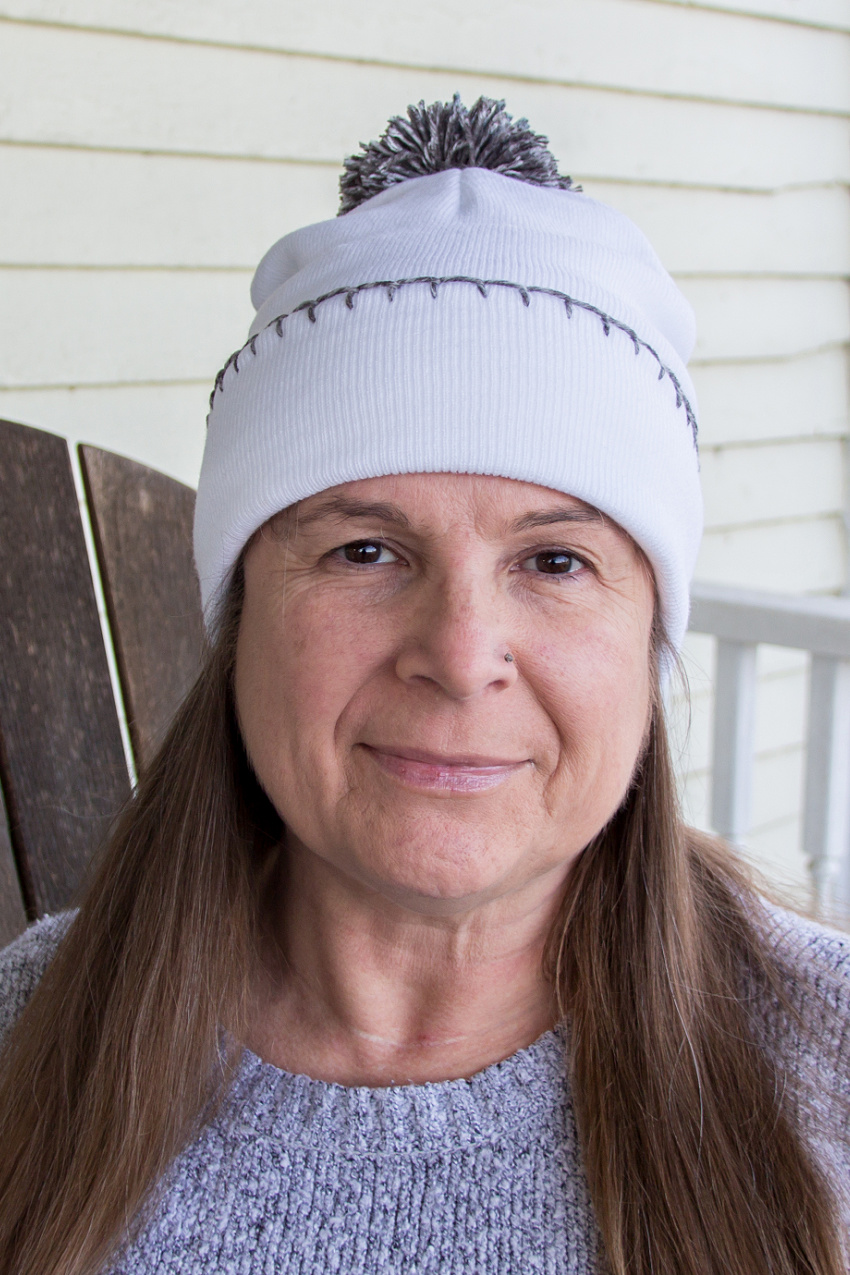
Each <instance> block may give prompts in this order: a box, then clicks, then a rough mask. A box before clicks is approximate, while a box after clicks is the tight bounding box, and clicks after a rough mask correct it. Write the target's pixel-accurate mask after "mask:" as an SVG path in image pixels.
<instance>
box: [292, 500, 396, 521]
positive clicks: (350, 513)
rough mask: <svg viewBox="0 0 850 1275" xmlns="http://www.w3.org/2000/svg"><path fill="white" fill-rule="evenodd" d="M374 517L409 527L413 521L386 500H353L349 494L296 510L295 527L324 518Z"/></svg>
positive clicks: (377, 519) (294, 516)
mask: <svg viewBox="0 0 850 1275" xmlns="http://www.w3.org/2000/svg"><path fill="white" fill-rule="evenodd" d="M328 517H335V518H373V519H375V520H376V521H378V522H382V523H390V524H393V525H395V526H397V527H406V528H409V527H410V525H411V523H410V519H409V518H408V516H407V514H406V513H405V512H404V510H402V509H400V508H399V506H398V505H393V504H391V503H389V502H385V501H363V500H352V499H350V498H349V497H348V496H329V497H328V499H327V500H322V501H320V502H319V503H318V504H317V505H314V506H313V507H312V509H310V510H309V511H308V512H307V513H301V512H300V511H298V510H297V509H296V510H295V511H294V515H293V519H292V525H293V528H298V527H306V526H308V525H309V524H310V523H312V522H318V521H320V519H322V518H328Z"/></svg>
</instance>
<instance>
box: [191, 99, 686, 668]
mask: <svg viewBox="0 0 850 1275" xmlns="http://www.w3.org/2000/svg"><path fill="white" fill-rule="evenodd" d="M482 103H483V106H482ZM484 108H487V110H488V111H489V114H487V113H486V112H485V113H484V115H483V116H482V111H484ZM438 109H439V111H440V112H443V115H442V116H439V114H438ZM475 112H478V115H477V116H476V115H475ZM409 116H410V120H411V125H412V126H413V130H417V134H418V135H417V137H416V138H415V139H414V140H415V141H416V142H418V143H420V144H421V143H422V135H423V134H424V137H425V142H426V143H427V145H426V146H425V147H423V148H422V149H425V150H429V153H430V154H431V155H433V153H434V151H435V149H439V147H440V146H442V153H441V156H440V167H442V171H436V172H429V171H428V167H427V162H425V163H424V164H423V160H422V156H421V155H420V154H418V153H417V154H416V156H415V160H416V163H412V162H411V157H410V154H407V155H405V154H404V148H405V146H407V147H408V149H409V150H410V149H411V142H410V136H409V135H410V133H411V131H412V130H411V125H409V124H408V123H407V121H402V120H395V121H391V124H390V129H389V130H388V132H387V134H386V135H385V137H384V138H383V139H382V141H381V142H380V143H373V144H372V146H371V148H367V149H366V154H365V157H364V160H363V168H360V169H358V162H359V161H358V160H356V159H355V160H349V161H348V163H347V168H348V175H347V177H346V178H344V179H343V191H344V194H345V192H346V183H347V185H348V193H349V205H350V204H351V203H353V202H355V200H356V199H357V186H358V183H359V186H360V192H361V194H360V199H361V202H359V204H358V206H355V207H353V208H352V210H351V211H346V212H344V215H341V216H338V217H337V218H335V219H334V220H332V221H326V222H320V223H319V224H318V225H314V226H306V227H305V228H304V229H302V230H297V231H295V232H294V233H293V234H290V235H287V236H286V237H285V238H283V239H281V240H280V241H279V242H278V243H276V244H275V245H274V247H272V248H271V249H270V251H269V252H268V253H267V254H266V256H265V257H264V258H263V260H262V261H261V262H260V265H259V267H258V268H257V272H256V274H255V276H254V282H253V286H252V289H251V297H252V300H253V302H254V305H255V307H256V310H257V316H256V319H255V320H254V323H253V325H252V327H251V331H250V336H249V340H248V342H247V344H246V345H245V346H243V348H242V349H241V350H240V351H239V352H238V353H237V354H236V355H233V356H232V357H231V358H230V359H229V360H228V362H227V364H226V365H225V367H224V368H223V369H222V371H221V372H220V373H219V375H218V377H217V379H216V384H215V389H214V390H213V394H212V398H211V405H210V413H209V417H208V434H207V442H206V448H205V451H204V459H203V466H202V469H201V477H200V483H199V486H198V497H197V504H196V513H195V556H196V562H197V567H198V575H199V578H200V584H201V593H202V598H203V604H204V611H205V614H206V616H207V622H208V623H213V622H214V616H215V611H216V607H217V605H218V603H219V601H220V599H221V596H222V594H223V592H224V590H225V589H226V586H227V583H228V581H229V578H230V575H231V572H232V570H233V567H234V565H235V563H236V561H237V559H238V558H239V555H240V553H241V551H242V549H243V548H244V546H245V544H246V543H247V541H248V540H249V538H250V537H251V535H252V534H253V533H254V532H255V531H256V530H257V528H258V527H260V526H262V524H263V523H264V522H266V521H267V519H269V518H270V517H271V516H272V515H273V514H275V513H277V512H279V511H280V510H281V509H284V508H286V507H287V506H288V505H291V504H293V503H294V502H296V501H298V500H302V499H304V498H305V497H307V496H311V495H314V494H315V493H316V492H319V491H323V490H324V489H326V488H328V487H333V486H335V485H337V484H338V483H345V482H350V481H353V480H355V479H360V478H373V477H378V476H381V475H384V474H403V473H443V472H448V473H469V474H493V475H500V476H502V477H506V478H516V479H520V480H523V481H525V482H531V483H538V484H540V485H541V486H544V487H549V488H553V489H555V490H557V491H562V492H565V493H568V494H569V495H571V496H575V497H577V498H578V499H580V500H583V501H585V502H586V503H587V504H589V505H592V506H594V507H595V508H597V509H599V510H601V511H602V512H603V513H605V514H607V515H608V516H610V517H611V518H613V519H614V520H615V521H616V522H617V523H619V525H620V526H621V527H623V528H624V529H625V530H626V531H627V532H628V533H629V535H631V536H632V537H633V539H634V540H635V541H636V542H637V544H638V545H639V546H640V547H641V548H642V549H643V551H644V552H645V554H646V555H647V557H648V559H649V561H650V563H651V565H652V567H653V570H654V573H655V579H656V585H657V589H658V595H659V599H660V604H661V612H662V620H663V623H664V628H665V632H666V635H667V637H668V638H669V640H670V642H671V643H672V644H673V645H674V646H675V647H678V646H680V644H681V641H682V637H683V635H684V631H685V628H686V625H687V616H688V584H689V581H690V576H691V572H692V570H693V566H694V561H695V558H696V553H697V549H698V546H699V540H700V535H701V530H702V500H701V494H700V485H699V465H698V457H697V449H696V419H695V398H694V392H693V387H692V385H691V382H690V378H689V376H688V373H687V371H686V369H685V364H686V362H687V359H688V357H689V355H690V353H691V349H692V347H693V342H694V319H693V314H692V311H691V309H690V306H689V305H688V303H687V301H686V300H685V299H684V297H683V296H682V294H681V293H680V292H679V290H678V289H677V288H676V286H675V284H674V283H673V281H672V279H671V278H670V276H669V275H668V274H667V272H666V271H665V270H664V268H663V267H662V265H661V263H660V262H659V260H658V258H657V257H656V255H655V253H654V252H653V250H652V248H651V246H650V244H649V243H648V241H647V240H646V238H645V237H644V235H643V234H642V233H641V232H640V231H639V230H638V229H637V227H636V226H634V225H633V224H632V223H631V222H630V221H629V220H628V219H627V218H626V217H624V216H623V215H622V214H620V213H618V212H615V211H614V210H613V209H611V208H608V207H606V206H605V205H604V204H600V203H597V202H596V201H594V200H592V199H589V198H588V197H587V196H586V195H584V194H581V193H579V191H577V190H576V189H574V188H572V186H571V183H570V181H569V178H561V177H558V176H557V170H556V169H555V167H554V161H553V160H552V158H551V156H550V155H549V153H548V152H545V157H546V161H547V164H548V168H547V170H546V171H545V172H544V175H543V178H542V179H541V177H540V176H539V175H538V176H531V177H529V176H527V175H524V174H523V173H522V172H521V171H517V170H518V169H519V170H521V168H522V164H517V163H516V152H517V146H516V142H517V137H519V141H520V143H521V144H524V145H525V146H526V151H527V152H528V151H529V150H533V147H531V145H530V143H529V140H528V139H531V142H533V143H535V144H537V146H538V149H537V152H536V155H535V158H536V159H537V160H539V158H540V154H539V144H540V143H543V144H545V138H539V137H536V136H535V135H534V134H531V133H529V131H528V129H527V125H526V122H525V121H524V120H521V121H517V122H516V123H513V122H512V121H511V118H510V116H508V115H506V114H505V112H504V109H503V104H502V103H491V102H487V100H486V99H482V102H479V103H476V105H475V106H474V107H473V108H472V109H471V111H469V112H467V111H466V110H465V108H463V107H462V106H461V105H460V103H459V102H458V100H457V99H456V100H455V102H454V103H452V104H449V105H448V106H443V105H442V104H435V105H434V107H431V108H427V110H426V108H424V106H420V108H418V110H417V108H411V110H410V112H409ZM458 117H459V118H460V123H461V126H463V127H465V133H464V137H465V138H466V140H467V141H468V138H469V121H470V119H472V122H473V124H474V123H475V121H476V120H478V121H480V120H481V119H482V118H483V119H484V123H485V125H486V127H487V129H488V130H489V140H490V141H491V142H492V140H493V135H494V132H496V133H497V132H498V129H501V130H502V133H503V134H505V133H506V134H507V136H509V138H510V139H511V141H512V142H513V143H514V146H513V151H512V152H511V153H510V158H511V159H512V160H513V163H512V165H510V166H509V171H512V172H515V173H516V175H513V176H508V175H505V172H504V166H503V165H502V164H499V163H496V164H495V165H494V164H493V163H492V160H493V151H494V150H495V151H496V152H498V150H499V148H498V146H496V147H494V146H492V145H491V146H490V152H491V153H490V154H489V155H485V158H486V159H487V160H488V166H486V167H478V166H475V160H476V155H475V154H473V155H472V162H471V163H470V157H469V154H468V153H467V154H466V155H465V157H464V158H465V160H466V165H465V166H460V167H446V159H445V150H446V146H445V131H446V130H445V120H446V118H448V119H449V122H450V123H451V119H452V118H455V119H457V118H458ZM435 119H437V120H438V121H439V120H442V122H443V131H442V134H440V133H439V130H435V128H434V120H435ZM464 119H465V121H466V122H465V125H464ZM494 121H496V124H497V125H498V128H497V127H496V124H494ZM394 129H395V132H393V130H394ZM405 130H406V132H405ZM523 130H524V132H523ZM399 135H401V138H402V141H401V143H399V140H398V139H399ZM485 140H486V139H485ZM496 140H497V141H498V140H499V139H498V137H497V138H496ZM429 148H430V149H429ZM454 149H455V151H457V150H458V147H457V145H455V148H454ZM484 149H485V150H486V147H485V148H484ZM480 150H481V147H479V151H480ZM504 150H505V148H504V147H503V148H502V151H503V152H504ZM376 153H378V156H379V159H380V160H381V162H380V163H379V164H377V165H376V164H375V163H374V159H375V154H376ZM370 156H371V160H372V169H373V171H372V172H371V173H370V172H368V171H367V169H368V161H369V159H370ZM387 156H389V161H388V160H387ZM399 156H400V158H399ZM454 157H455V158H456V156H454ZM451 158H453V157H452V156H450V159H451ZM496 159H497V161H498V159H499V155H498V153H497V155H496ZM426 161H427V155H426ZM417 164H418V166H419V167H418V169H417V166H416V165H417ZM435 166H436V165H435ZM411 167H412V168H413V171H414V172H416V171H423V168H424V171H425V172H426V174H427V175H425V176H413V177H407V171H409V170H410V168H411ZM494 167H496V168H500V169H501V170H500V171H494V170H493V169H494ZM526 167H527V168H531V169H532V170H534V165H533V164H526ZM539 167H540V166H539V164H538V166H537V170H535V171H539ZM376 169H377V170H378V171H377V175H376V172H375V170H376ZM388 170H389V175H387V171H388ZM553 172H554V173H555V176H554V177H553V176H552V173H553ZM403 178H406V179H403ZM541 180H543V181H545V184H532V183H536V182H538V181H541ZM389 183H393V184H389ZM376 185H378V186H382V187H383V188H381V189H380V192H379V193H378V194H375V195H371V197H366V198H363V196H364V195H366V196H368V195H369V194H370V190H371V189H372V188H374V187H375V186H376ZM352 189H353V190H354V195H353V196H352V194H351V191H352Z"/></svg>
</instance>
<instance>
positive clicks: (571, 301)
mask: <svg viewBox="0 0 850 1275" xmlns="http://www.w3.org/2000/svg"><path fill="white" fill-rule="evenodd" d="M417 283H427V284H428V285H429V287H430V291H431V296H432V297H433V298H434V300H436V299H437V294H438V289H439V287H440V286H441V285H442V284H444V283H471V284H474V285H475V287H476V288H477V289H478V291H479V292H480V293H481V295H482V297H485V298H486V297H487V296H488V295H489V290H490V288H510V289H511V290H512V291H514V292H517V293H519V296H520V298H521V299H522V303H523V305H524V306H529V305H530V304H531V295H530V294H531V293H539V294H540V295H541V296H545V297H555V298H556V299H557V300H559V301H563V303H564V308H565V309H566V312H567V317H568V318H572V313H573V308H576V309H579V310H585V311H587V313H588V314H594V315H596V317H597V318H598V319H599V320H600V322H601V324H602V331H603V332H604V333H605V335H606V336H610V335H611V329H612V328H616V329H617V331H618V332H624V333H625V335H626V336H627V337H629V339H630V340H631V342H632V344H633V345H634V348H635V354H636V355H637V354H640V352H641V350H646V351H647V353H648V354H650V355H651V356H652V358H654V359H655V362H656V363H657V364H658V379H659V381H663V380H664V378H665V376H666V377H667V379H668V380H669V381H670V383H671V384H672V386H673V389H674V390H675V392H676V406H677V407H683V406H684V409H685V416H686V417H687V421H688V425H689V426H690V430H691V435H692V437H693V440H694V446H695V447H696V445H697V421H696V416H695V415H694V410H693V408H692V407H691V405H690V403H689V402H688V398H687V396H686V394H685V392H684V390H683V389H682V386H681V384H680V383H679V379H678V377H677V376H676V374H675V372H673V371H672V370H671V369H670V368H669V367H667V365H666V363H663V362H662V361H661V357H660V355H659V354H658V352H657V351H656V350H655V349H653V347H652V346H651V345H650V344H649V342H648V341H644V340H643V338H642V337H639V336H638V334H637V333H636V332H635V331H634V329H633V328H630V327H629V326H628V324H626V323H622V322H621V321H620V320H619V319H615V318H614V317H613V316H612V315H610V314H606V313H605V311H604V310H600V309H599V307H598V306H595V305H591V303H590V302H589V301H580V300H578V298H577V297H571V296H569V295H568V294H567V293H566V292H559V291H558V289H557V288H543V287H539V286H538V285H537V284H527V285H523V284H521V283H512V282H510V280H507V279H475V278H473V277H471V276H470V275H419V276H417V277H416V278H414V279H377V280H374V281H373V282H370V283H358V284H354V285H348V286H345V287H342V288H334V289H333V291H332V292H324V293H322V295H321V296H319V297H316V298H314V300H312V301H301V302H300V303H299V304H298V305H297V306H295V308H294V309H293V310H291V311H290V312H289V314H280V315H278V316H277V318H276V319H272V320H270V322H269V323H267V324H266V329H264V330H267V329H268V328H271V327H273V328H274V330H275V332H276V333H277V335H278V336H280V337H282V336H283V323H284V320H285V319H288V318H291V316H292V315H293V314H298V313H299V311H301V310H306V311H307V318H308V319H309V320H310V322H311V323H316V322H317V321H318V320H317V319H316V308H317V307H318V306H320V305H322V304H323V303H324V302H325V301H331V300H332V299H333V298H334V297H345V304H346V306H347V308H348V309H349V310H353V309H354V298H355V297H356V296H357V294H358V293H360V292H369V291H372V290H374V289H375V288H383V289H385V291H386V293H387V300H388V301H392V300H393V299H394V297H395V294H396V292H397V291H398V290H399V288H405V287H409V286H410V285H412V284H417ZM259 335H260V333H259V332H256V333H255V334H254V335H253V336H252V337H251V338H250V339H249V340H248V341H246V342H245V345H243V346H242V348H241V349H239V350H237V351H236V352H235V354H231V356H230V358H229V359H228V360H227V362H226V363H225V365H224V367H223V368H222V369H221V371H220V372H219V373H218V375H217V376H216V378H215V382H214V384H213V389H212V393H211V394H210V410H211V411H212V407H213V403H214V401H215V396H216V394H217V393H219V391H221V390H222V389H223V387H224V378H225V376H226V374H227V372H228V371H229V370H230V368H231V367H232V368H233V370H234V372H236V373H238V372H239V356H240V354H242V352H243V351H244V350H245V349H247V348H248V347H250V349H251V353H252V354H254V355H255V356H256V341H257V337H258V336H259Z"/></svg>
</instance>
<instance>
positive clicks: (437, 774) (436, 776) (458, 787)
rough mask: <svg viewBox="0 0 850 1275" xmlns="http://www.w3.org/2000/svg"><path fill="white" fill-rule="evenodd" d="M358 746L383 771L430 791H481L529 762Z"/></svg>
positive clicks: (524, 759) (493, 786) (418, 750)
mask: <svg viewBox="0 0 850 1275" xmlns="http://www.w3.org/2000/svg"><path fill="white" fill-rule="evenodd" d="M361 747H362V748H363V749H364V750H365V751H366V753H367V754H368V755H369V756H370V757H371V758H372V760H373V761H374V762H375V763H376V764H377V765H378V766H379V767H380V769H381V770H382V771H383V772H384V773H385V774H387V775H391V776H392V777H393V778H395V779H398V780H400V781H401V782H402V783H404V784H406V785H408V786H410V787H414V788H420V789H430V790H431V791H432V792H433V791H436V792H458V793H465V792H484V791H486V790H487V789H489V788H496V787H497V786H498V785H499V784H501V783H504V781H505V780H506V779H508V778H510V776H511V775H514V774H516V772H517V771H519V770H522V769H523V768H524V767H525V766H527V765H528V764H529V759H528V758H522V760H520V761H513V760H511V759H509V758H504V757H483V756H480V755H478V754H474V753H464V754H461V755H458V756H455V757H444V756H439V755H437V754H436V753H427V752H423V751H421V750H420V749H415V748H392V749H388V748H375V747H373V746H372V745H370V744H363V745H361Z"/></svg>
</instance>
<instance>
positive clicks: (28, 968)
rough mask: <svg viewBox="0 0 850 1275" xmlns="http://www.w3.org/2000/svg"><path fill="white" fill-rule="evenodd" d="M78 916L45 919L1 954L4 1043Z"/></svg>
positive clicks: (0, 1025)
mask: <svg viewBox="0 0 850 1275" xmlns="http://www.w3.org/2000/svg"><path fill="white" fill-rule="evenodd" d="M74 915H75V914H74V913H73V912H60V913H58V914H57V915H56V916H44V917H42V918H41V920H39V921H36V922H35V923H34V924H33V925H31V926H29V928H28V929H26V930H24V932H23V934H20V935H18V937H17V938H16V939H15V940H14V942H12V943H10V944H9V946H8V947H5V948H4V949H3V950H2V952H0V1041H2V1040H3V1039H4V1038H5V1036H6V1035H7V1034H8V1032H9V1031H11V1029H12V1027H13V1026H14V1025H15V1023H16V1022H17V1020H18V1018H19V1017H20V1015H21V1014H22V1013H23V1010H24V1009H25V1007H26V1005H27V1002H28V1001H29V999H30V997H31V996H32V994H33V992H34V991H35V989H36V987H37V986H38V984H39V982H40V980H41V977H42V975H43V974H44V971H45V970H46V969H47V966H48V965H49V964H50V961H51V960H52V958H53V956H54V954H55V952H56V949H57V948H58V946H59V944H60V943H61V941H62V939H63V938H64V937H65V935H66V934H67V932H68V929H69V928H70V925H71V922H72V921H73V919H74Z"/></svg>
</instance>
